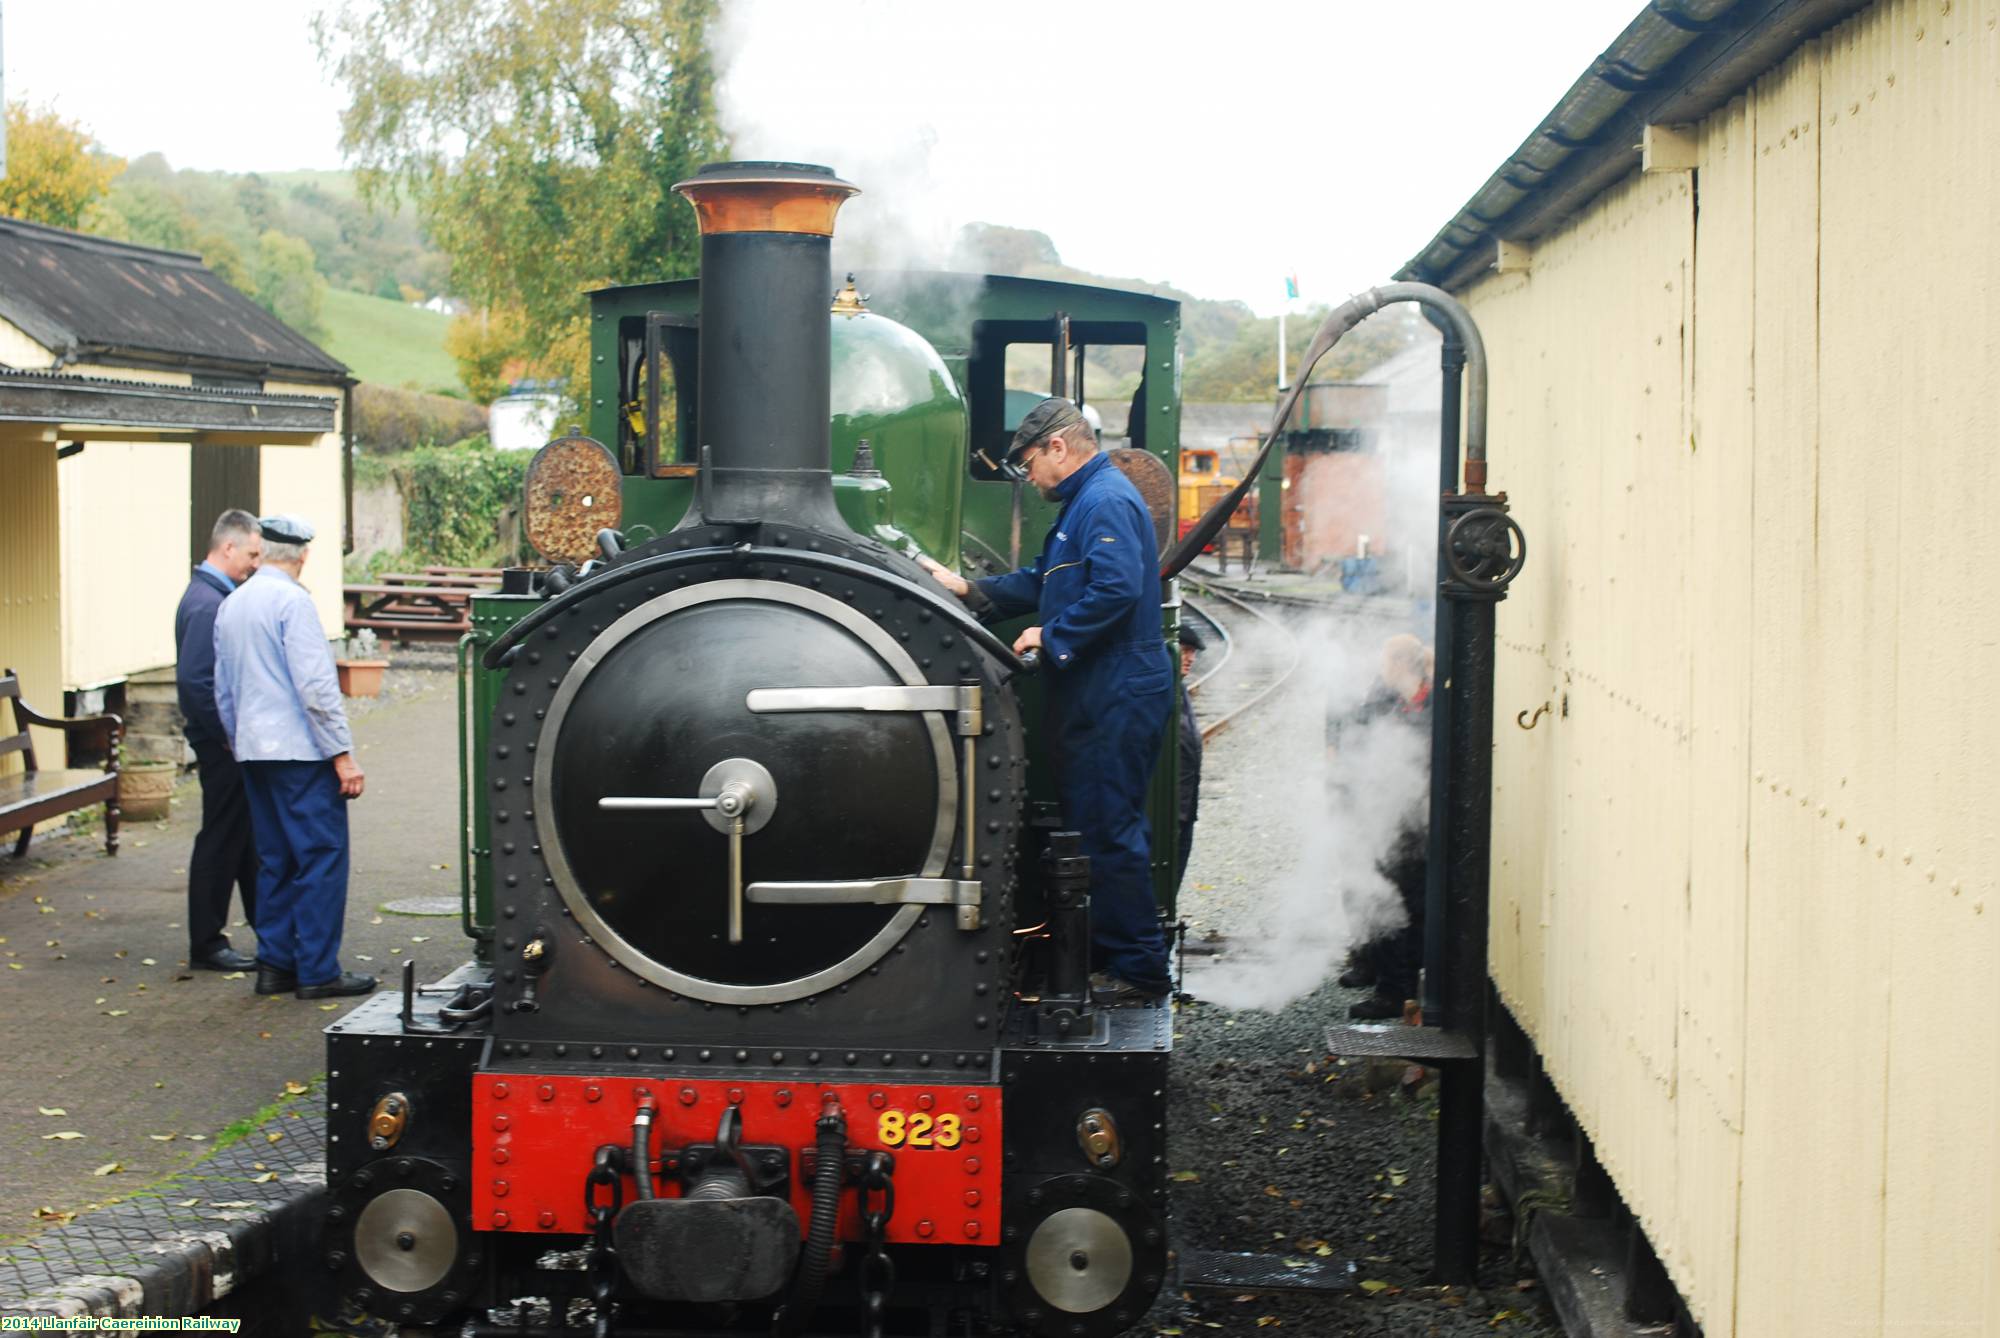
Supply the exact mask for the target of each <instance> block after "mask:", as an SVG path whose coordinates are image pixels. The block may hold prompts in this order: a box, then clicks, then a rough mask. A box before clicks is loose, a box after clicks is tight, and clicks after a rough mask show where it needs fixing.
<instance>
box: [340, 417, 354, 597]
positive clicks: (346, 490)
mask: <svg viewBox="0 0 2000 1338" xmlns="http://www.w3.org/2000/svg"><path fill="white" fill-rule="evenodd" d="M340 489H341V499H342V504H343V507H344V510H345V515H344V517H343V519H342V521H341V527H340V528H341V540H340V552H341V556H343V557H351V556H353V554H354V382H352V381H348V382H346V383H345V384H344V385H342V386H341V388H340Z"/></svg>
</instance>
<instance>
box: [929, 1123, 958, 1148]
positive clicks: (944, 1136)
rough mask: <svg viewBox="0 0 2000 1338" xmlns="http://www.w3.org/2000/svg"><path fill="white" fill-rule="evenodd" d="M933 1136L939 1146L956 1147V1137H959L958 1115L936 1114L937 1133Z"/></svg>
mask: <svg viewBox="0 0 2000 1338" xmlns="http://www.w3.org/2000/svg"><path fill="white" fill-rule="evenodd" d="M935 1137H936V1139H937V1145H938V1146H939V1147H941V1148H955V1147H957V1146H958V1137H959V1134H958V1116H956V1115H940V1116H938V1117H937V1133H936V1135H935Z"/></svg>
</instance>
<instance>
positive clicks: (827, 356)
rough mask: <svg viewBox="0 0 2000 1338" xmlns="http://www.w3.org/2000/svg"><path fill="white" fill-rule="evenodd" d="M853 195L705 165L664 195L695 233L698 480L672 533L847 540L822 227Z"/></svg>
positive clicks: (812, 173)
mask: <svg viewBox="0 0 2000 1338" xmlns="http://www.w3.org/2000/svg"><path fill="white" fill-rule="evenodd" d="M858 189H859V188H858V187H856V186H854V185H852V184H850V183H848V182H845V181H842V180H841V179H840V178H839V177H836V176H835V175H834V174H833V170H832V169H831V168H826V167H815V166H813V165H811V164H809V163H765V162H739V163H712V164H710V165H709V166H707V167H704V168H702V169H701V171H700V172H698V173H696V174H695V175H694V176H693V177H692V178H690V179H689V180H686V181H683V182H680V183H679V184H677V185H676V186H675V187H674V190H675V191H676V192H678V193H679V194H680V195H682V196H684V197H685V198H686V199H687V200H688V202H689V203H690V204H692V205H693V206H694V210H695V216H696V217H697V218H698V219H699V220H700V224H701V372H700V386H699V391H698V399H697V409H696V438H695V439H696V441H697V442H698V443H699V445H700V448H701V451H702V452H703V460H704V465H705V468H704V475H705V477H704V478H703V480H702V485H701V491H700V495H699V497H698V500H697V504H696V506H695V508H694V509H693V510H691V511H690V512H689V515H688V519H687V520H685V521H683V522H682V524H683V525H692V524H700V523H703V522H728V521H738V522H748V521H780V522H784V523H787V524H793V525H808V526H812V527H814V528H819V529H835V530H842V529H845V528H847V527H846V524H845V522H843V521H842V520H841V519H840V513H839V511H838V510H837V509H836V508H835V506H834V501H833V438H832V430H831V428H830V427H829V424H828V417H829V412H830V409H829V405H830V381H831V376H832V370H831V362H832V332H831V323H830V321H829V320H828V318H827V300H828V294H830V293H831V292H832V291H833V272H832V268H831V259H830V256H831V251H832V246H833V216H834V214H836V213H837V212H839V209H840V206H841V204H842V203H843V202H844V201H845V200H846V199H847V197H848V196H850V195H853V194H855V193H856V191H857V190H858Z"/></svg>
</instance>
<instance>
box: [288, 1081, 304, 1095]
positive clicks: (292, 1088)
mask: <svg viewBox="0 0 2000 1338" xmlns="http://www.w3.org/2000/svg"><path fill="white" fill-rule="evenodd" d="M305 1094H306V1085H305V1084H304V1083H302V1082H298V1081H296V1080H295V1079H291V1078H287V1079H286V1080H285V1095H286V1096H304V1095H305Z"/></svg>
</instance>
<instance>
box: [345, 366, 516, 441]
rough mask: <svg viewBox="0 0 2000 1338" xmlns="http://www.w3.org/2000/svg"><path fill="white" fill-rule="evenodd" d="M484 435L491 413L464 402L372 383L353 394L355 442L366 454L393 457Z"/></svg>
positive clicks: (362, 384) (443, 396) (367, 382)
mask: <svg viewBox="0 0 2000 1338" xmlns="http://www.w3.org/2000/svg"><path fill="white" fill-rule="evenodd" d="M484 431H486V410H485V409H483V408H481V407H480V406H479V405H476V404H467V403H466V402H465V401H464V400H459V399H453V398H451V397H450V396H447V395H431V394H426V393H425V392H423V391H421V390H397V389H395V388H393V387H390V386H378V385H375V384H374V383H373V382H369V381H364V382H362V383H361V384H360V385H358V386H356V387H355V388H354V440H355V444H356V445H358V446H359V447H360V448H361V450H362V451H363V452H364V453H368V454H375V455H389V454H394V453H396V452H399V451H408V450H414V449H416V448H417V447H419V446H438V445H442V444H443V443H445V442H448V441H458V440H460V439H461V438H463V437H466V436H469V435H471V434H473V433H475V432H482V433H483V432H484Z"/></svg>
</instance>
